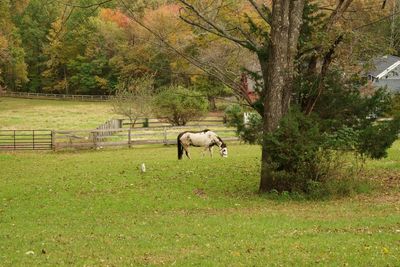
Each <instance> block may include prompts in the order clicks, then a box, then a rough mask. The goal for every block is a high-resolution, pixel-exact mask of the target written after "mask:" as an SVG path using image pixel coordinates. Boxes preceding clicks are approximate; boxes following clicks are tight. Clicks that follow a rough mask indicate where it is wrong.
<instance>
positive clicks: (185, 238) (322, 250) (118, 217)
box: [0, 98, 400, 266]
mask: <svg viewBox="0 0 400 267" xmlns="http://www.w3.org/2000/svg"><path fill="white" fill-rule="evenodd" d="M111 117H113V114H112V112H111V108H110V107H109V106H108V104H107V103H79V102H64V101H45V100H24V99H12V98H2V99H0V129H10V128H13V129H39V128H42V129H90V128H93V127H95V126H97V125H98V124H101V123H103V122H104V121H106V120H108V119H110V118H111ZM200 151H201V149H199V148H197V149H196V148H194V149H192V155H193V158H194V159H193V160H191V161H189V160H183V161H178V160H177V159H176V157H177V156H176V148H175V147H164V146H157V145H156V146H142V147H135V148H133V149H109V150H100V151H94V150H88V151H72V152H71V151H60V152H0V266H65V265H69V266H143V265H150V266H159V265H167V266H170V265H175V266H191V265H195V266H315V265H316V266H344V265H349V266H399V265H400V264H399V263H400V205H399V203H400V142H397V143H396V144H395V146H394V147H393V148H391V149H390V151H389V157H388V158H387V159H385V160H380V161H368V162H367V164H366V171H365V173H364V174H363V175H364V176H366V177H367V178H369V179H371V180H372V183H373V184H374V185H376V187H377V189H376V190H375V191H372V192H371V191H369V192H368V193H364V194H359V195H354V196H351V197H349V198H342V199H335V200H329V201H305V200H293V199H290V197H288V196H286V195H283V196H276V195H271V194H270V195H259V194H258V193H257V189H258V182H259V168H260V148H259V147H258V146H248V145H239V144H229V153H230V155H229V158H228V159H222V158H219V157H218V158H215V159H213V160H212V159H210V158H204V159H201V158H200ZM216 154H217V153H216ZM141 163H145V164H146V167H147V172H146V173H141V172H140V170H139V166H140V164H141ZM367 191H368V190H367Z"/></svg>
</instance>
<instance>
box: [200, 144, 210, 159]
mask: <svg viewBox="0 0 400 267" xmlns="http://www.w3.org/2000/svg"><path fill="white" fill-rule="evenodd" d="M207 150H208V147H204V149H203V151H202V152H201V157H202V158H204V157H205V156H206V151H207Z"/></svg>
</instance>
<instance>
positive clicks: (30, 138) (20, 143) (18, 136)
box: [0, 130, 53, 150]
mask: <svg viewBox="0 0 400 267" xmlns="http://www.w3.org/2000/svg"><path fill="white" fill-rule="evenodd" d="M51 149H53V134H52V131H48V130H0V150H51Z"/></svg>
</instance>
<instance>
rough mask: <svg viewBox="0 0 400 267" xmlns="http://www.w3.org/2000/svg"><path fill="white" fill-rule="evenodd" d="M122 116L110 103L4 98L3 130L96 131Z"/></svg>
mask: <svg viewBox="0 0 400 267" xmlns="http://www.w3.org/2000/svg"><path fill="white" fill-rule="evenodd" d="M120 117H121V116H120V115H117V114H115V113H113V111H112V106H111V104H110V103H109V102H78V101H61V100H38V99H22V98H10V97H2V98H0V130H10V129H15V130H75V129H78V130H80V129H93V128H96V127H97V126H99V125H100V124H102V123H104V122H106V121H108V120H110V119H112V118H120Z"/></svg>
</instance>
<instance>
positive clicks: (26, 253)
mask: <svg viewBox="0 0 400 267" xmlns="http://www.w3.org/2000/svg"><path fill="white" fill-rule="evenodd" d="M25 255H35V252H33V251H32V250H29V251H27V252H25Z"/></svg>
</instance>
